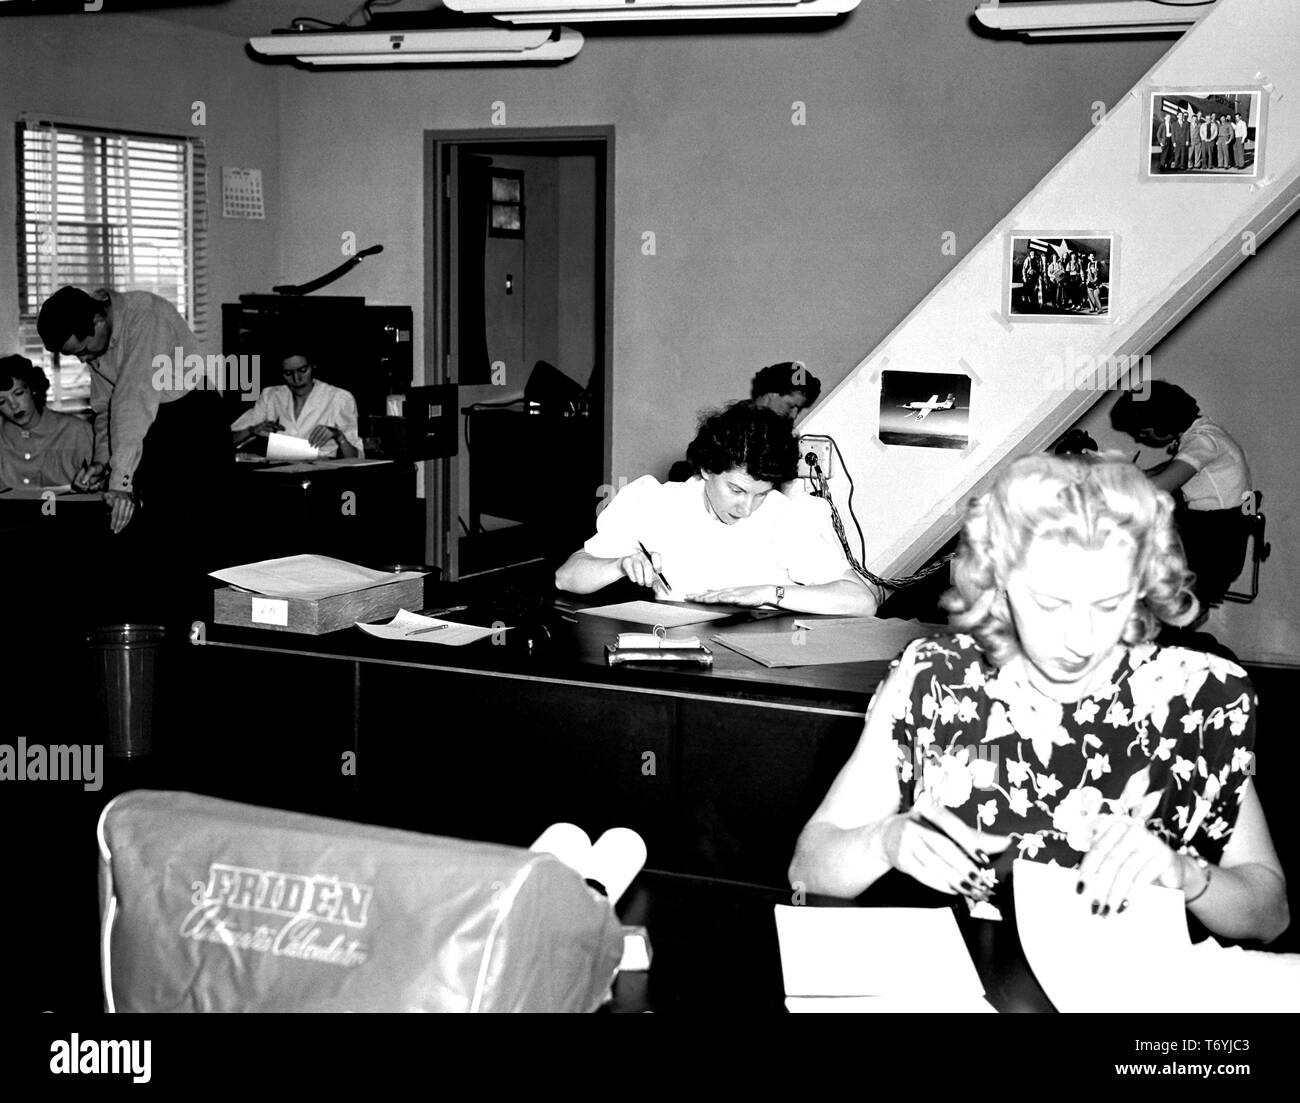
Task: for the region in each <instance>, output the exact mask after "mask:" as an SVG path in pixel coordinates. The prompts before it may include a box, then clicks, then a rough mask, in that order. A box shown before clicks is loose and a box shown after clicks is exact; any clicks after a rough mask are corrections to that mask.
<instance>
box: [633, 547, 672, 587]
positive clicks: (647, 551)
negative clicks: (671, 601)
mask: <svg viewBox="0 0 1300 1103" xmlns="http://www.w3.org/2000/svg"><path fill="white" fill-rule="evenodd" d="M636 546H637V547H638V548H640V549H641V554H642V555H644V556H645V558H646V562H647V563H649V564H650V569H651V570H652V571H654V573H655V578H657V579H658V580H659V581H660V582H661V583H662V584H663V588H664V590H665V591H671V590H672V586H670V585H669V584H668V579H667V577H666V576H664V575H663V574H661V573H660V572H659V568H658V567H656V566H655V561H654V557H653V556H652V555H651V554H650V549H649V548H647V547H646V546H645V545H644V544H643V543H641V541H640V540H638V541H637V542H636Z"/></svg>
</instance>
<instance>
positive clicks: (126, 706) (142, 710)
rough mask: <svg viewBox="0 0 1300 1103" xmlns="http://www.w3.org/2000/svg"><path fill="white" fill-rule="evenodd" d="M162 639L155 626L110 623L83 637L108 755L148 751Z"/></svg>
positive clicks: (157, 626) (128, 755)
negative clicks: (93, 679) (90, 664)
mask: <svg viewBox="0 0 1300 1103" xmlns="http://www.w3.org/2000/svg"><path fill="white" fill-rule="evenodd" d="M164 635H165V632H164V630H163V628H162V626H161V625H158V624H110V625H106V626H105V627H103V628H96V629H95V630H94V631H93V632H91V633H89V634H88V635H87V636H86V642H87V643H88V644H89V645H90V655H91V662H92V664H93V665H94V668H95V688H96V693H97V696H98V698H99V705H100V711H101V715H102V716H103V719H104V720H105V722H106V726H105V730H106V732H107V739H108V753H109V754H110V755H114V756H116V757H118V758H138V757H139V756H140V755H145V754H148V753H149V749H150V747H151V745H152V741H153V706H154V685H155V674H156V672H157V668H158V651H159V649H160V648H161V647H162V642H163V637H164Z"/></svg>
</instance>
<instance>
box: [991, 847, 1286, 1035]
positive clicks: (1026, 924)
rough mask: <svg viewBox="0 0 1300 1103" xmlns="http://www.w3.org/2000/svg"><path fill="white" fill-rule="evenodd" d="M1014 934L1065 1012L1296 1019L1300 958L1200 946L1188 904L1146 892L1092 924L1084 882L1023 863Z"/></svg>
mask: <svg viewBox="0 0 1300 1103" xmlns="http://www.w3.org/2000/svg"><path fill="white" fill-rule="evenodd" d="M1011 878H1012V884H1013V885H1014V886H1015V890H1014V891H1015V896H1016V927H1017V929H1018V931H1019V934H1020V944H1021V946H1022V947H1023V948H1024V951H1025V957H1026V959H1027V960H1028V961H1029V965H1030V968H1032V969H1033V971H1034V976H1035V977H1036V978H1037V980H1038V983H1039V984H1040V985H1042V988H1043V991H1044V992H1046V993H1047V997H1048V999H1050V1000H1051V1001H1052V1004H1053V1006H1055V1008H1056V1009H1057V1010H1058V1011H1100V1012H1109V1011H1140V1012H1152V1011H1189V1012H1195V1011H1214V1012H1223V1011H1297V1010H1300V955H1297V954H1270V953H1263V952H1260V951H1250V950H1241V949H1225V948H1224V947H1222V946H1220V945H1219V944H1218V943H1217V942H1215V941H1214V940H1213V939H1207V940H1206V941H1205V942H1202V943H1200V944H1199V945H1196V946H1193V945H1192V942H1191V936H1190V935H1189V934H1188V931H1187V907H1186V903H1185V900H1184V898H1183V894H1182V893H1181V892H1177V891H1175V890H1174V889H1166V888H1160V887H1158V886H1156V885H1142V886H1140V887H1138V888H1136V889H1134V890H1133V891H1132V892H1131V893H1130V894H1129V897H1128V900H1129V906H1128V907H1127V908H1125V909H1124V912H1123V914H1117V913H1116V912H1115V911H1114V910H1112V911H1111V912H1110V914H1109V915H1107V916H1105V917H1102V916H1098V915H1093V914H1092V899H1093V896H1092V893H1090V892H1084V893H1083V894H1082V895H1080V894H1079V893H1077V892H1076V891H1075V886H1076V885H1077V883H1078V880H1079V872H1078V870H1074V869H1062V868H1061V867H1059V866H1054V865H1046V864H1045V863H1041V862H1028V861H1025V860H1024V859H1018V860H1017V861H1016V862H1015V863H1014V865H1013V866H1012V873H1011Z"/></svg>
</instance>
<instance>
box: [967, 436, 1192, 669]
mask: <svg viewBox="0 0 1300 1103" xmlns="http://www.w3.org/2000/svg"><path fill="white" fill-rule="evenodd" d="M1173 514H1174V503H1173V499H1172V498H1171V497H1170V496H1169V495H1168V494H1167V493H1165V492H1164V491H1163V490H1158V489H1157V488H1156V487H1155V486H1153V485H1152V484H1151V482H1150V481H1149V480H1148V479H1147V477H1146V476H1145V475H1144V474H1143V473H1142V472H1141V471H1139V470H1138V468H1137V467H1136V466H1134V465H1133V464H1132V463H1130V462H1129V461H1128V460H1125V459H1119V458H1115V457H1111V456H1107V455H1101V456H1096V455H1089V456H1048V455H1033V456H1022V457H1021V458H1020V459H1018V460H1015V461H1013V462H1012V463H1011V464H1010V465H1009V466H1008V467H1007V469H1006V470H1005V471H1004V472H1003V473H1002V474H1001V475H1000V476H999V477H998V480H997V481H996V482H995V483H994V484H993V487H992V489H991V490H989V492H988V493H987V494H982V495H980V496H979V497H976V498H972V499H971V501H970V504H969V505H968V506H967V510H966V520H965V524H964V526H963V531H962V541H961V547H960V549H959V550H958V552H957V555H956V557H955V558H954V559H953V563H952V580H953V588H952V589H951V590H949V591H948V592H947V593H946V594H945V595H944V598H943V606H944V608H945V609H947V610H948V613H949V618H948V619H949V622H950V623H951V624H952V625H953V626H954V627H956V628H960V629H961V630H962V631H966V632H970V633H971V634H972V635H973V636H975V638H976V639H977V640H979V642H980V644H981V646H983V648H984V650H985V651H986V652H987V653H988V654H989V656H990V657H991V658H992V660H993V661H994V662H995V663H996V664H998V665H1001V664H1003V663H1005V662H1006V661H1007V660H1008V659H1010V658H1012V657H1013V656H1014V655H1015V654H1016V653H1017V652H1018V651H1019V650H1020V642H1019V639H1018V638H1017V636H1016V629H1015V625H1014V622H1013V621H1012V619H1011V608H1010V606H1009V604H1008V602H1007V597H1006V594H1005V593H1004V592H1003V591H1002V590H1001V589H1000V588H999V585H998V579H999V578H1005V577H1006V574H1007V572H1009V571H1011V570H1013V569H1015V568H1017V567H1019V566H1020V565H1021V564H1023V563H1024V559H1025V553H1026V552H1027V551H1028V549H1029V546H1030V545H1031V544H1032V543H1033V542H1034V541H1035V540H1055V541H1058V542H1059V543H1063V544H1075V545H1078V546H1079V547H1083V548H1088V549H1097V548H1101V547H1103V546H1104V545H1105V544H1106V542H1107V541H1108V540H1110V539H1111V537H1112V536H1114V535H1115V534H1117V533H1122V534H1124V535H1125V536H1126V537H1127V538H1128V539H1129V541H1130V542H1131V543H1132V546H1133V548H1134V556H1133V577H1134V579H1135V581H1136V582H1137V585H1138V601H1137V604H1136V605H1135V606H1134V609H1133V616H1132V617H1131V618H1130V620H1129V622H1128V624H1127V625H1125V627H1124V632H1123V635H1122V637H1121V638H1122V639H1123V641H1124V642H1125V643H1129V644H1133V643H1143V642H1145V641H1147V640H1150V639H1153V638H1154V637H1155V635H1156V633H1157V632H1158V631H1159V628H1160V625H1161V624H1162V623H1163V624H1170V625H1175V626H1178V627H1181V626H1183V625H1186V624H1189V623H1191V621H1193V620H1194V619H1195V618H1196V614H1197V612H1198V605H1197V601H1196V598H1195V597H1194V596H1193V594H1192V591H1191V582H1192V576H1191V575H1190V574H1189V573H1188V570H1187V562H1186V560H1185V559H1184V557H1183V549H1182V544H1181V542H1180V541H1179V538H1178V533H1177V530H1176V529H1175V528H1174V519H1173Z"/></svg>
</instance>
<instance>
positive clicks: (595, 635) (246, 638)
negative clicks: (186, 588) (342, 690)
mask: <svg viewBox="0 0 1300 1103" xmlns="http://www.w3.org/2000/svg"><path fill="white" fill-rule="evenodd" d="M443 589H444V588H442V587H435V586H432V585H431V586H430V587H429V593H428V594H426V598H425V604H426V608H428V609H430V610H436V609H438V608H440V607H441V605H442V604H450V603H451V598H450V597H448V598H445V599H444V597H443V594H442V593H440V592H439V591H441V590H443ZM446 590H447V592H448V593H454V590H452V589H451V588H446ZM551 596H553V595H551ZM467 604H469V606H470V607H469V608H468V609H466V610H465V611H463V612H457V613H449V614H447V616H446V618H445V619H448V620H456V621H462V622H464V623H467V624H480V625H483V626H485V627H487V626H491V625H492V624H493V623H498V622H499V623H502V624H507V625H510V626H511V628H510V630H509V631H508V632H505V633H500V634H498V636H497V638H496V642H495V643H494V642H493V639H492V638H487V639H483V640H480V641H478V642H476V643H472V644H469V645H467V646H464V647H442V646H438V645H434V644H428V643H415V642H407V641H390V640H381V639H377V638H375V637H372V636H369V635H367V634H366V633H364V632H362V631H361V630H360V629H359V628H355V627H353V628H348V629H345V630H343V631H339V632H332V633H329V634H327V635H321V636H306V635H298V634H291V633H286V632H277V631H272V630H267V629H260V628H232V627H227V626H222V625H211V624H209V625H208V626H207V629H206V640H205V642H206V643H207V644H209V645H215V646H220V647H235V648H241V649H259V650H260V649H265V650H269V651H278V652H284V653H292V654H300V655H314V656H319V657H322V658H334V659H351V660H356V661H362V662H374V663H387V664H393V665H401V666H410V667H423V668H427V669H431V670H445V671H464V672H471V673H491V674H497V675H501V676H505V677H523V678H535V679H538V680H547V681H564V682H583V683H590V684H596V685H602V686H611V687H618V688H623V689H630V690H640V691H643V692H645V691H649V692H656V691H658V692H664V693H669V694H673V695H679V696H703V697H722V698H730V699H735V700H738V701H745V702H750V703H764V704H769V705H777V706H782V705H788V706H793V707H799V708H822V709H826V710H828V711H831V712H836V713H844V714H845V715H855V716H861V715H864V714H865V711H866V706H867V702H868V701H869V700H870V697H871V694H872V693H873V692H874V690H875V688H876V686H877V685H879V683H880V681H881V679H882V678H883V677H884V675H885V672H886V671H887V669H888V665H889V664H888V662H887V661H883V660H882V661H879V662H847V663H834V664H827V665H820V666H803V667H773V668H769V667H765V666H763V665H762V664H761V663H759V662H756V661H755V660H753V659H750V658H748V657H746V656H744V655H741V654H739V653H737V652H735V651H732V650H731V649H730V648H727V647H724V646H723V645H721V644H717V643H712V644H710V647H711V649H712V651H713V666H712V668H705V667H698V666H694V665H688V664H675V663H673V664H668V663H654V664H631V665H624V666H617V667H610V666H609V665H607V663H606V661H605V645H606V644H608V643H612V642H613V640H614V638H615V636H616V635H617V634H618V633H619V632H632V631H646V629H645V628H644V626H641V625H636V624H629V623H626V622H622V621H617V620H611V619H609V618H605V617H592V616H572V615H570V614H569V613H567V612H565V611H563V610H560V609H556V608H555V607H554V606H553V605H551V604H550V603H549V601H547V600H546V598H545V596H543V597H539V598H538V599H537V601H536V602H535V603H533V604H532V606H531V607H530V608H527V609H523V608H521V606H520V605H519V604H518V603H515V606H514V608H509V607H506V606H505V605H503V604H501V603H496V604H494V602H493V600H492V599H491V598H490V597H489V598H488V599H486V600H483V601H479V602H474V601H473V600H470V601H468V602H467ZM592 604H599V602H592ZM807 619H809V618H808V615H807V614H802V613H801V614H780V615H777V616H766V617H763V618H762V619H760V620H752V619H751V618H750V615H749V614H748V613H747V612H743V611H742V612H737V613H736V614H735V615H734V616H733V617H729V618H727V619H726V620H717V621H712V622H710V623H708V624H701V625H699V626H698V631H699V634H701V635H706V636H707V635H711V634H713V633H714V632H717V631H726V632H728V633H737V634H740V635H745V634H750V633H766V632H773V631H781V630H788V631H790V632H794V631H795V627H794V622H795V620H807ZM691 630H695V629H691ZM922 631H924V629H921V630H918V634H921V632H922Z"/></svg>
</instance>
